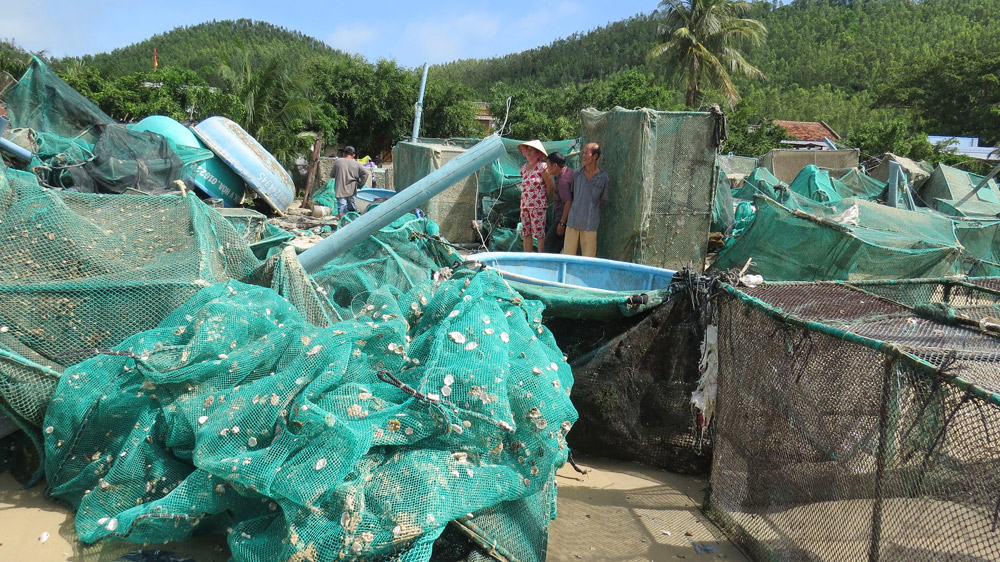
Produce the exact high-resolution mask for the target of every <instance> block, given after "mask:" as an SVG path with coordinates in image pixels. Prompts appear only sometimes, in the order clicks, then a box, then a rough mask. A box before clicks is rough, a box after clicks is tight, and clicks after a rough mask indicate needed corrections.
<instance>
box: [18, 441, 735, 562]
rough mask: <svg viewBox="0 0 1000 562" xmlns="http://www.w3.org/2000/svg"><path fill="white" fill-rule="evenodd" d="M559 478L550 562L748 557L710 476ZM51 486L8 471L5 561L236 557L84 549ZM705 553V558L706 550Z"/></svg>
mask: <svg viewBox="0 0 1000 562" xmlns="http://www.w3.org/2000/svg"><path fill="white" fill-rule="evenodd" d="M577 462H578V464H579V465H580V466H581V467H582V468H587V469H589V472H588V473H587V474H586V475H581V474H578V473H577V472H575V471H574V470H573V469H572V468H571V467H570V466H569V465H567V466H565V467H563V468H562V469H561V470H560V471H559V473H558V475H557V479H558V484H559V508H558V509H559V516H558V518H556V520H555V521H554V522H553V523H552V527H551V528H550V533H549V547H548V557H547V558H546V561H547V562H563V561H566V562H576V561H578V560H587V561H590V562H611V561H615V562H618V561H647V560H652V561H656V562H661V561H666V562H670V561H674V560H684V559H686V560H693V561H698V560H704V561H706V562H707V561H709V560H719V559H728V560H735V561H745V560H747V559H746V558H745V557H744V556H743V555H742V554H741V553H740V552H739V551H738V550H737V549H736V547H734V546H733V545H732V544H730V543H729V542H728V541H727V540H726V539H725V538H724V537H723V535H722V533H720V532H719V531H718V529H716V528H715V527H714V526H713V525H712V524H711V523H709V522H708V520H707V519H706V518H705V517H704V515H702V514H701V512H700V511H698V505H700V502H701V498H702V496H703V492H702V490H703V489H704V488H705V486H707V485H708V482H707V480H706V479H703V478H692V477H689V476H679V475H676V474H671V473H669V472H664V471H661V470H656V469H653V468H650V467H648V466H643V465H640V464H635V463H623V462H620V461H608V460H599V459H577ZM43 489H44V488H43V486H41V485H39V486H35V487H34V488H31V489H30V490H25V489H23V488H22V487H21V486H20V484H18V483H17V482H16V481H15V480H14V479H13V478H12V477H11V476H10V475H9V474H0V560H2V561H12V562H13V561H18V562H19V561H31V562H56V561H72V562H115V561H116V560H117V559H118V558H119V557H121V556H122V555H124V554H126V553H128V552H130V551H133V550H139V549H149V550H152V549H158V550H165V551H170V552H173V553H176V554H177V555H180V556H186V557H189V558H192V559H194V560H196V561H197V562H224V561H225V560H227V559H228V558H229V549H228V547H227V546H226V542H225V539H224V538H222V537H218V538H202V539H198V540H192V541H186V542H183V543H174V544H167V545H157V546H147V547H143V546H142V545H136V544H132V543H108V544H102V545H99V546H95V547H87V548H85V547H83V546H82V545H80V544H79V543H77V542H76V540H75V536H76V535H75V533H74V531H73V517H72V514H71V513H70V512H69V510H67V509H65V508H63V507H61V506H59V505H56V504H54V503H51V502H49V501H48V500H46V499H45V497H44V496H43V494H42V490H43ZM698 549H701V550H702V553H699V552H698Z"/></svg>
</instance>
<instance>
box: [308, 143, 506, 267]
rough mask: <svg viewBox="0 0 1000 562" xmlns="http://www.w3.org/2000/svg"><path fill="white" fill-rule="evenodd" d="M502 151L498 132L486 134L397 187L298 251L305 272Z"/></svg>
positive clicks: (323, 263) (343, 250)
mask: <svg viewBox="0 0 1000 562" xmlns="http://www.w3.org/2000/svg"><path fill="white" fill-rule="evenodd" d="M504 154H506V151H505V150H504V147H503V141H501V140H500V135H496V134H494V135H490V136H489V137H486V138H485V139H483V140H481V141H479V142H478V143H477V144H476V145H475V146H473V147H472V148H470V149H469V150H466V151H465V152H463V153H462V154H459V155H458V156H457V157H455V158H454V159H453V160H452V161H450V162H448V163H447V164H445V165H444V166H441V167H440V168H438V169H437V170H434V171H433V172H431V173H430V174H428V175H427V176H425V177H424V178H423V179H421V180H419V181H417V182H416V183H414V184H413V185H411V186H409V187H407V188H406V189H403V190H401V191H400V192H399V193H397V194H396V195H393V196H392V197H390V198H389V199H387V200H386V201H385V203H382V204H380V205H379V206H377V207H375V208H374V209H371V210H370V211H368V212H366V213H365V214H363V215H361V216H360V217H358V218H357V219H356V220H354V221H353V222H351V223H350V224H347V225H345V226H344V227H343V228H341V229H339V230H337V231H336V232H334V233H333V234H331V235H330V236H328V237H327V238H326V239H325V240H323V241H322V242H320V243H319V244H316V245H315V246H313V247H312V248H310V249H308V250H306V251H305V252H303V253H302V254H300V255H299V262H300V263H301V264H302V267H303V269H305V270H306V272H307V273H315V272H316V271H318V270H319V269H320V268H322V267H323V266H324V265H326V263H327V262H328V261H330V260H332V259H333V258H335V257H337V256H339V255H340V254H342V253H344V252H346V251H347V250H348V249H350V248H352V247H353V246H354V245H355V244H358V243H360V242H361V241H362V240H364V239H366V238H368V237H369V236H371V235H372V234H373V233H375V232H377V231H378V230H379V229H381V228H382V227H384V226H386V225H388V224H389V223H391V222H392V221H394V220H396V219H397V218H399V217H401V216H403V215H405V214H406V213H408V212H410V211H412V210H413V209H416V208H417V207H419V206H421V205H423V204H424V203H426V202H427V201H428V200H429V199H430V198H431V197H434V196H435V195H437V194H438V193H441V192H442V191H444V190H445V189H448V188H449V187H451V186H452V185H455V184H456V183H458V182H460V181H462V180H463V179H465V178H467V177H469V176H470V175H472V174H474V173H475V172H476V170H478V169H480V168H482V167H484V166H486V165H487V164H489V163H490V162H492V161H493V160H496V159H498V158H500V157H501V156H503V155H504Z"/></svg>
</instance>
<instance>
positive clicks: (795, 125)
mask: <svg viewBox="0 0 1000 562" xmlns="http://www.w3.org/2000/svg"><path fill="white" fill-rule="evenodd" d="M774 124H775V125H777V126H779V127H781V128H782V129H784V130H785V131H788V137H789V138H788V139H786V140H783V141H781V144H786V145H790V148H801V149H805V150H828V149H829V147H828V146H827V145H826V142H824V139H830V140H832V141H835V140H840V135H838V134H837V132H836V131H834V130H833V129H831V128H830V126H829V125H827V124H826V123H824V122H822V121H778V120H775V121H774Z"/></svg>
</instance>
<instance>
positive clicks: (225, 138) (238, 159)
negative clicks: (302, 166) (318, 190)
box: [194, 117, 295, 213]
mask: <svg viewBox="0 0 1000 562" xmlns="http://www.w3.org/2000/svg"><path fill="white" fill-rule="evenodd" d="M194 134H195V135H197V136H198V138H199V139H201V141H202V142H203V143H205V145H206V146H208V148H209V149H210V150H211V151H212V152H214V153H215V154H216V156H218V157H219V158H221V159H222V160H223V161H224V162H225V163H226V164H228V165H229V167H230V168H232V169H233V171H234V172H236V173H237V174H239V175H240V177H241V178H243V179H244V181H246V182H247V185H248V186H250V189H252V190H254V192H256V193H257V195H259V196H260V197H261V199H263V200H264V201H265V202H267V204H268V205H270V206H271V207H272V208H273V209H274V210H275V211H277V212H278V213H283V212H284V211H285V209H287V208H288V206H289V205H291V204H292V200H293V199H294V198H295V184H293V183H292V176H290V175H289V174H288V172H286V171H285V169H284V168H282V167H281V164H279V163H278V161H277V160H275V159H274V156H271V153H270V152H268V151H267V150H266V149H265V148H264V147H263V146H261V145H260V143H259V142H257V139H255V138H253V137H252V136H250V134H249V133H247V132H246V131H244V130H243V127H240V126H239V125H237V124H236V123H235V122H233V121H231V120H229V119H226V118H225V117H209V118H208V119H205V120H204V121H202V122H201V123H198V124H197V125H195V126H194Z"/></svg>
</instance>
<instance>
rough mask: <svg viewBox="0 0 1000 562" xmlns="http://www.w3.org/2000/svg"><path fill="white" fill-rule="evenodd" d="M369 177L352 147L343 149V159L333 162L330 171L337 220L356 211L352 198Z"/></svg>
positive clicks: (368, 172) (367, 170)
mask: <svg viewBox="0 0 1000 562" xmlns="http://www.w3.org/2000/svg"><path fill="white" fill-rule="evenodd" d="M371 175H372V173H371V170H369V169H368V168H366V167H364V166H362V165H361V164H360V163H359V162H358V161H357V154H356V151H355V150H354V147H353V146H347V147H344V157H343V158H337V159H336V160H334V161H333V169H332V170H330V177H331V178H333V181H334V191H335V192H336V196H337V218H341V217H343V216H344V213H347V212H348V211H357V210H358V208H357V206H356V205H355V199H354V197H355V195H356V194H357V193H358V190H359V189H361V188H362V187H364V186H365V184H366V183H368V179H369V178H370V177H371Z"/></svg>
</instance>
